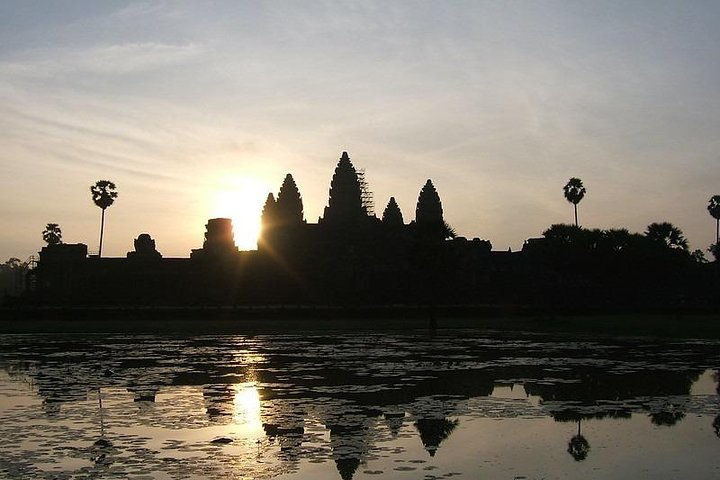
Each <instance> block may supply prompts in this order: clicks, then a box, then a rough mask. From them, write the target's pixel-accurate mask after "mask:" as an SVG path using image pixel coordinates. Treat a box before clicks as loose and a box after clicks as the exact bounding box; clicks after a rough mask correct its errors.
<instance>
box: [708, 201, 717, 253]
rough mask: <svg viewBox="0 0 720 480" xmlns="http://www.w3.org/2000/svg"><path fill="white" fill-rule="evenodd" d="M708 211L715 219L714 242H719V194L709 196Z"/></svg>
mask: <svg viewBox="0 0 720 480" xmlns="http://www.w3.org/2000/svg"><path fill="white" fill-rule="evenodd" d="M707 209H708V212H709V213H710V215H711V216H712V217H713V218H714V219H715V244H718V243H720V195H713V196H712V197H710V202H709V203H708V207H707Z"/></svg>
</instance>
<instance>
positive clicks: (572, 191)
mask: <svg viewBox="0 0 720 480" xmlns="http://www.w3.org/2000/svg"><path fill="white" fill-rule="evenodd" d="M563 192H565V199H566V200H567V201H568V202H570V203H572V204H573V206H574V207H575V226H576V227H577V226H578V216H577V205H578V203H580V200H582V199H583V197H584V196H585V192H587V190H585V187H584V186H583V183H582V180H580V179H579V178H575V177H572V178H571V179H570V180H568V182H567V183H566V184H565V186H564V187H563Z"/></svg>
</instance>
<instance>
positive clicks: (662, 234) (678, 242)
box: [645, 222, 688, 251]
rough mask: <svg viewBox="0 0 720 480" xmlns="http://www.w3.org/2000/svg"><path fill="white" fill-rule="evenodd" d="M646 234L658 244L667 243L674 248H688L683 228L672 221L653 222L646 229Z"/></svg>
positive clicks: (667, 245)
mask: <svg viewBox="0 0 720 480" xmlns="http://www.w3.org/2000/svg"><path fill="white" fill-rule="evenodd" d="M645 236H646V237H647V238H648V239H650V240H652V241H653V242H655V243H657V244H662V245H665V246H666V247H670V248H672V249H677V250H684V251H687V250H688V242H687V239H686V238H685V236H684V235H683V232H682V230H680V229H679V228H677V227H676V226H674V225H673V224H672V223H668V222H662V223H651V224H650V225H648V227H647V230H645Z"/></svg>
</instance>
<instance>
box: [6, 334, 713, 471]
mask: <svg viewBox="0 0 720 480" xmlns="http://www.w3.org/2000/svg"><path fill="white" fill-rule="evenodd" d="M718 368H720V344H719V343H718V342H713V341H702V342H701V341H677V342H673V341H668V340H663V341H652V340H647V339H644V340H639V339H624V340H605V339H602V340H597V339H588V340H577V339H568V338H562V337H560V338H558V337H556V338H549V337H545V336H538V335H534V336H530V335H518V334H513V335H512V336H509V335H500V334H494V335H490V334H487V333H478V332H474V331H455V332H452V333H443V334H438V335H434V336H430V335H428V334H424V333H417V334H392V333H365V334H361V333H357V332H353V333H347V332H345V333H337V334H334V333H322V334H307V335H301V334H293V335H259V336H229V335H228V336H196V337H173V336H107V335H73V336H63V335H5V336H0V478H23V479H25V478H47V479H63V478H132V479H150V478H169V479H175V478H218V479H219V478H223V479H225V478H238V479H242V478H282V479H314V478H330V479H332V478H342V479H350V478H355V479H362V478H373V479H377V478H398V479H425V480H432V479H444V478H453V477H458V478H507V479H554V478H595V479H618V478H627V479H631V478H632V479H637V478H648V479H650V478H652V479H663V478H666V479H671V478H673V479H674V478H696V479H702V478H708V479H710V478H720V455H718V453H720V399H719V397H718Z"/></svg>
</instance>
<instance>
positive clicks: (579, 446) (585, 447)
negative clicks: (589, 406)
mask: <svg viewBox="0 0 720 480" xmlns="http://www.w3.org/2000/svg"><path fill="white" fill-rule="evenodd" d="M581 421H582V420H578V433H577V435H574V436H573V437H572V438H571V439H570V441H569V442H568V448H567V452H568V453H569V454H570V456H572V457H573V458H574V459H575V461H576V462H581V461H583V460H585V459H586V458H587V456H588V453H589V452H590V442H588V441H587V438H585V437H583V435H582V434H581V433H580V422H581Z"/></svg>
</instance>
